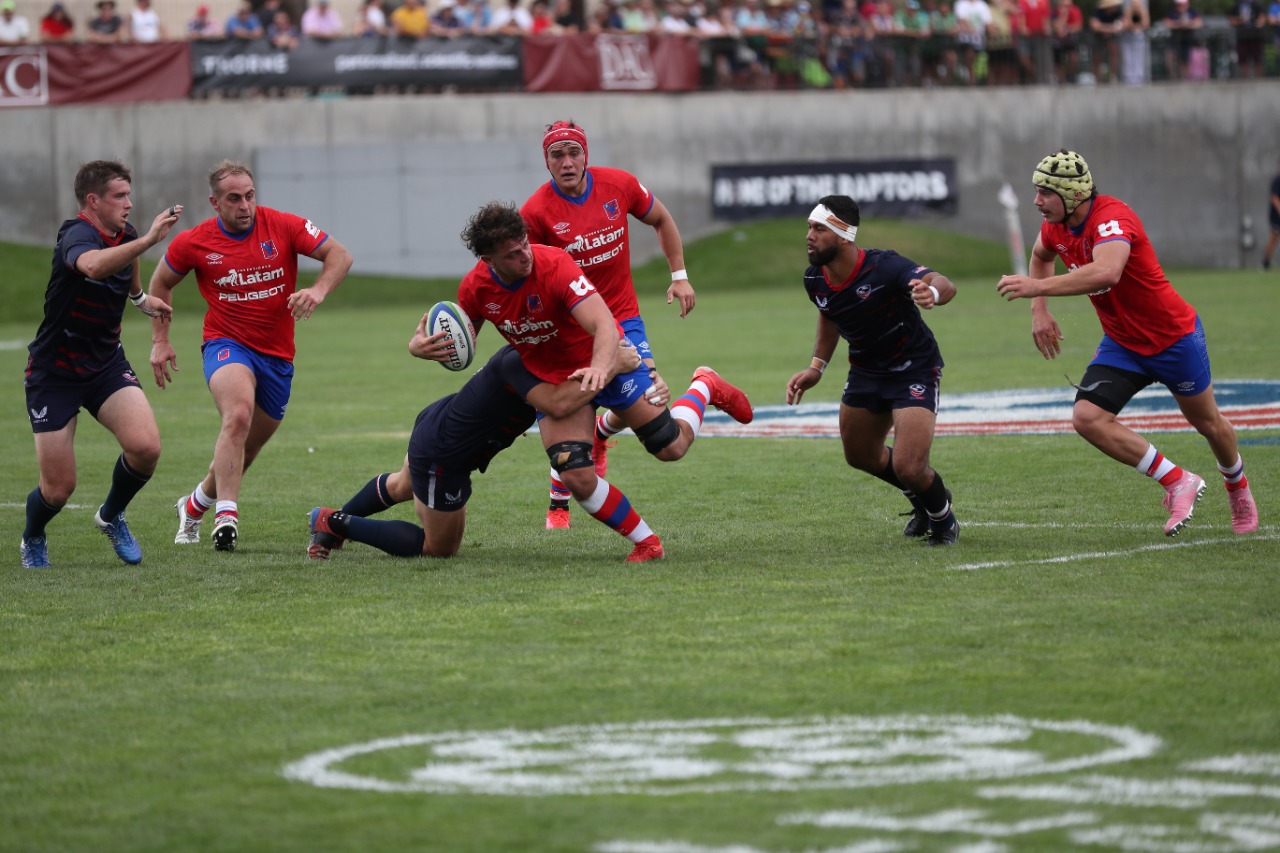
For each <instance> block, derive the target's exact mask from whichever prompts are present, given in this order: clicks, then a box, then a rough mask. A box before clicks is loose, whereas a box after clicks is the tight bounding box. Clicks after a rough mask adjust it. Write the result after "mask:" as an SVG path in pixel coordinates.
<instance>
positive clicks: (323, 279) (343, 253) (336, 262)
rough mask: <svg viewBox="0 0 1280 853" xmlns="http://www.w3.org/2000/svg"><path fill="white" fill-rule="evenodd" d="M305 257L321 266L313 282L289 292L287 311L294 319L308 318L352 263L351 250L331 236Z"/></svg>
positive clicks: (340, 281)
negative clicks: (312, 259)
mask: <svg viewBox="0 0 1280 853" xmlns="http://www.w3.org/2000/svg"><path fill="white" fill-rule="evenodd" d="M307 257H310V258H314V259H315V260H317V261H319V262H320V263H321V264H322V266H321V268H320V274H319V275H318V276H316V280H315V283H314V284H312V285H311V286H310V287H305V288H303V289H302V290H295V291H294V292H293V293H291V294H289V313H290V314H291V315H292V316H293V319H295V320H306V319H308V318H309V317H310V316H311V314H312V312H314V311H315V310H316V308H317V307H318V306H319V305H320V303H321V302H324V300H325V297H326V296H328V295H329V294H330V293H333V291H334V290H335V289H336V288H337V287H338V285H340V284H342V280H343V279H345V278H346V277H347V273H348V272H350V271H351V264H352V263H353V259H352V257H351V252H349V251H347V247H346V246H344V245H342V244H341V243H339V242H338V241H337V240H335V239H334V238H333V237H332V236H330V237H329V239H327V240H325V241H324V243H323V244H322V245H321V246H320V248H318V249H316V250H315V252H313V253H312V254H310V255H308V256H307Z"/></svg>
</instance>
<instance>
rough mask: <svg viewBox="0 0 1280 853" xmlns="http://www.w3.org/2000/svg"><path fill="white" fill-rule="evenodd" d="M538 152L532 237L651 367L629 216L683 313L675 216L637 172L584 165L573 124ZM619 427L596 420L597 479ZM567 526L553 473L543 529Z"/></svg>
mask: <svg viewBox="0 0 1280 853" xmlns="http://www.w3.org/2000/svg"><path fill="white" fill-rule="evenodd" d="M542 153H543V158H544V160H545V161H546V164H547V171H549V172H550V173H551V180H550V181H548V182H547V183H545V184H543V185H542V186H541V187H539V188H538V189H537V190H536V191H535V192H534V193H533V195H531V196H529V199H528V201H526V202H525V203H524V206H523V207H522V208H521V209H520V214H521V216H523V217H524V221H525V223H526V224H527V225H528V228H529V239H530V241H531V242H534V243H542V244H543V245H547V246H558V247H560V248H562V249H564V250H565V251H566V252H568V253H569V255H570V256H571V257H572V258H573V259H574V261H576V262H577V264H578V266H579V267H581V268H582V271H583V272H585V273H586V274H587V276H588V277H589V278H590V279H591V282H592V284H594V285H595V286H596V289H597V290H598V291H599V293H600V295H601V296H602V297H604V301H605V304H606V305H608V306H609V310H610V312H612V313H613V316H614V317H615V318H616V319H617V320H618V322H619V323H620V324H621V325H622V330H623V333H624V334H626V336H627V337H628V338H630V339H631V342H632V343H633V344H635V346H636V349H638V350H639V351H640V356H641V358H643V359H644V361H645V364H647V365H648V366H649V367H650V368H653V367H654V360H653V351H652V350H651V349H650V348H649V340H648V335H646V334H645V328H644V320H642V319H641V317H640V305H639V303H638V302H637V300H636V288H635V283H634V282H633V281H632V279H631V231H630V224H631V217H635V218H636V219H638V220H639V221H641V222H643V223H644V224H645V225H648V226H649V227H651V228H653V230H654V231H655V232H657V235H658V245H659V246H660V247H661V249H662V254H663V255H665V256H666V259H667V265H668V266H669V267H670V269H671V285H670V287H668V288H667V304H668V305H670V304H671V303H672V301H674V300H678V301H679V303H680V316H681V317H684V316H685V315H687V314H688V313H689V312H690V311H692V310H693V307H694V304H695V301H696V300H695V297H694V293H693V286H692V285H691V284H690V283H689V274H688V273H687V272H686V271H685V266H684V245H683V243H682V242H681V240H680V230H679V229H678V228H677V227H676V223H675V220H674V219H673V218H672V216H671V213H670V212H669V211H668V210H667V208H666V207H665V206H664V205H663V204H662V202H661V201H659V200H658V199H657V198H655V197H654V195H653V193H651V192H649V190H648V189H646V188H645V186H644V185H643V184H641V183H640V181H639V180H638V179H637V178H636V177H635V176H634V175H632V174H630V173H628V172H624V171H623V170H622V169H611V168H606V167H603V166H591V167H590V168H588V167H587V134H586V131H584V130H583V129H582V128H581V127H579V126H578V125H577V124H575V123H574V122H573V121H557V122H555V123H554V124H551V125H548V126H547V129H546V132H545V134H544V135H543V137H542ZM653 378H654V380H655V383H657V385H658V387H659V388H662V387H664V386H663V385H662V379H661V377H660V376H658V375H657V373H656V371H654V377H653ZM624 428H625V425H624V424H622V423H621V421H620V420H619V419H618V418H616V417H614V416H611V415H610V414H609V413H608V411H606V412H604V413H603V414H602V415H601V416H600V417H599V419H597V421H596V431H595V440H594V448H593V451H594V455H595V464H596V472H597V473H598V474H599V475H600V476H601V477H603V476H604V475H605V473H606V472H607V470H608V458H607V456H606V455H605V454H606V452H607V450H608V447H609V445H610V442H609V438H610V437H611V436H613V435H614V434H616V433H618V432H619V431H621V430H622V429H624ZM568 526H569V493H568V491H567V490H566V489H565V488H564V487H563V484H562V483H560V482H559V480H558V478H557V477H556V475H555V473H554V472H552V475H551V507H550V509H548V511H547V528H548V529H553V528H562V527H568Z"/></svg>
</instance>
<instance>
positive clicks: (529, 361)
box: [458, 244, 596, 384]
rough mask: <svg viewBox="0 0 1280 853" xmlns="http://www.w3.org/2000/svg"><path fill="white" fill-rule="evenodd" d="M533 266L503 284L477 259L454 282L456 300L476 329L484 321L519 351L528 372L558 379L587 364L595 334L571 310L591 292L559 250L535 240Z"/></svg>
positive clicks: (584, 277)
mask: <svg viewBox="0 0 1280 853" xmlns="http://www.w3.org/2000/svg"><path fill="white" fill-rule="evenodd" d="M532 248H533V271H532V272H530V273H529V275H527V276H526V277H525V278H523V279H521V280H520V281H517V282H515V283H513V284H509V285H508V284H503V283H502V282H501V281H499V280H498V279H497V277H496V276H494V274H493V270H492V269H491V268H490V267H489V265H488V264H486V263H485V262H484V261H477V262H476V265H475V267H474V268H473V269H472V270H471V272H469V273H467V274H466V276H465V277H463V279H462V283H461V284H459V285H458V304H459V305H460V306H462V310H463V311H466V312H467V316H468V317H470V318H471V322H472V323H474V324H475V326H476V332H477V333H479V331H480V327H481V325H482V324H483V323H484V322H486V321H488V322H490V323H492V324H493V326H494V328H496V329H497V330H498V332H499V333H500V334H501V335H502V337H504V338H506V339H507V343H509V344H511V345H512V346H513V347H515V348H516V350H517V351H518V352H519V353H520V360H521V361H523V362H524V366H525V367H526V368H528V370H529V372H530V373H532V374H533V375H534V376H536V377H538V378H539V379H541V380H543V381H544V382H550V383H552V384H559V383H561V382H563V381H564V380H565V379H568V378H569V374H570V373H573V372H574V371H575V370H577V369H578V368H580V367H588V366H589V365H590V364H591V353H592V351H593V348H594V346H595V341H594V338H593V337H592V336H591V335H589V334H587V331H586V330H585V329H583V328H582V326H580V325H578V321H577V320H575V319H574V318H573V315H572V312H573V308H574V306H576V305H577V304H578V303H579V302H581V301H582V300H583V299H586V298H587V297H588V296H590V295H591V294H593V293H595V292H596V289H595V287H594V286H593V285H592V283H591V281H590V280H589V279H588V278H587V277H586V275H584V274H583V272H582V270H581V269H579V268H578V265H577V264H575V263H574V262H573V259H572V258H570V257H569V256H568V255H567V254H565V253H564V252H563V251H562V250H560V249H556V248H552V247H551V246H541V245H537V244H534V245H533V246H532Z"/></svg>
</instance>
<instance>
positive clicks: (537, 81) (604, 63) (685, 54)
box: [524, 33, 700, 92]
mask: <svg viewBox="0 0 1280 853" xmlns="http://www.w3.org/2000/svg"><path fill="white" fill-rule="evenodd" d="M699 75H700V69H699V66H698V42H697V39H695V38H693V37H692V36H678V35H670V34H658V33H650V34H648V35H625V36H619V35H592V34H589V33H578V34H575V35H563V36H529V37H528V38H526V39H525V40H524V87H525V89H526V90H528V91H530V92H617V91H622V92H692V91H696V90H697V88H698V85H699Z"/></svg>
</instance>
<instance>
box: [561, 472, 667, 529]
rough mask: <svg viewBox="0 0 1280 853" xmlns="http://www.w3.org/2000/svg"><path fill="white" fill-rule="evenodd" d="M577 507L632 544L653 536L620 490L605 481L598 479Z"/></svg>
mask: <svg viewBox="0 0 1280 853" xmlns="http://www.w3.org/2000/svg"><path fill="white" fill-rule="evenodd" d="M578 505H579V506H581V507H582V508H583V509H585V510H586V511H587V512H588V513H590V514H591V517H592V518H594V519H595V520H596V521H598V522H600V523H601V524H605V525H608V526H609V527H612V528H613V529H614V530H616V531H618V533H620V534H622V535H623V536H625V537H627V538H628V539H630V540H631V541H632V542H643V541H644V540H645V539H648V538H649V537H650V536H652V535H653V531H652V530H650V529H649V525H647V524H645V523H644V519H643V518H641V517H640V513H638V512H636V511H635V509H633V508H632V506H631V501H629V500H627V496H626V495H624V494H623V493H622V490H621V489H619V488H617V487H616V486H611V485H609V483H608V482H607V481H606V480H599V479H598V480H597V481H596V488H595V491H593V492H592V493H591V496H590V497H588V498H587V499H586V500H581V501H578Z"/></svg>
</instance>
